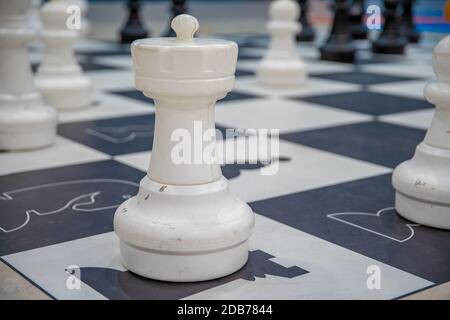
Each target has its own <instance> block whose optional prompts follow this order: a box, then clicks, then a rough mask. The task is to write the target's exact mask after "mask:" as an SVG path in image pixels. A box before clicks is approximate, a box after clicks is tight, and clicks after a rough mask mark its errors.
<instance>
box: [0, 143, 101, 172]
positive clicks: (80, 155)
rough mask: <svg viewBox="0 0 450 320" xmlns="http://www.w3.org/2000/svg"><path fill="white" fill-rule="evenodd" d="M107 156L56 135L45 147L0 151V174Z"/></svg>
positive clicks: (94, 159)
mask: <svg viewBox="0 0 450 320" xmlns="http://www.w3.org/2000/svg"><path fill="white" fill-rule="evenodd" d="M108 158H109V156H108V155H106V154H104V153H102V152H99V151H97V150H94V149H91V148H89V147H87V146H85V145H83V144H79V143H76V142H74V141H70V140H68V139H65V138H63V137H59V136H58V137H57V138H56V141H55V142H54V143H53V144H52V145H50V146H47V147H45V148H41V149H33V150H26V151H10V152H1V153H0V163H1V164H2V165H1V166H0V175H5V174H11V173H15V172H21V171H29V170H37V169H44V168H52V167H59V166H67V165H71V164H77V163H86V162H92V161H100V160H104V159H108Z"/></svg>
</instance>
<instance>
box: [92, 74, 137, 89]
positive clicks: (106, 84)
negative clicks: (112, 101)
mask: <svg viewBox="0 0 450 320" xmlns="http://www.w3.org/2000/svg"><path fill="white" fill-rule="evenodd" d="M86 76H87V77H88V78H89V79H90V80H91V81H92V84H93V86H94V88H95V89H97V90H109V91H113V90H124V89H134V77H133V73H132V72H130V71H129V70H117V71H110V70H104V71H97V72H89V73H87V74H86Z"/></svg>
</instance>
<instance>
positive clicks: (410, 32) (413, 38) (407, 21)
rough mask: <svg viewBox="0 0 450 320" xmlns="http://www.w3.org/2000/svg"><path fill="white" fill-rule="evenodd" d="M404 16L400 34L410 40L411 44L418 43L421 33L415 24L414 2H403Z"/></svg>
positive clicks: (404, 0)
mask: <svg viewBox="0 0 450 320" xmlns="http://www.w3.org/2000/svg"><path fill="white" fill-rule="evenodd" d="M402 5H403V14H402V20H401V25H400V34H401V35H402V36H404V37H406V38H407V39H408V41H409V42H410V43H418V42H419V40H420V33H419V32H418V31H417V29H416V25H415V24H414V15H413V8H414V0H402Z"/></svg>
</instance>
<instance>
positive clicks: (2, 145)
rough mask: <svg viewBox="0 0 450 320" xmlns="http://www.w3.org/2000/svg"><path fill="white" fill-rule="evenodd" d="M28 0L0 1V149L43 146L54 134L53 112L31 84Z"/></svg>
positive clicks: (54, 117)
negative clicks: (27, 16) (27, 15)
mask: <svg viewBox="0 0 450 320" xmlns="http://www.w3.org/2000/svg"><path fill="white" fill-rule="evenodd" d="M29 4H30V1H29V0H14V1H11V0H0V150H21V149H31V148H38V147H43V146H47V145H49V144H51V143H52V142H53V141H54V140H55V137H56V124H57V114H56V111H55V110H54V109H53V108H51V107H49V106H44V105H43V103H42V98H41V95H40V93H39V92H38V91H37V90H36V88H35V86H34V84H33V78H32V74H31V66H30V62H29V58H28V51H27V44H28V43H29V42H30V41H31V40H33V38H34V36H35V34H34V31H33V30H31V29H30V28H29V27H28V26H27V20H26V13H27V9H28V6H29Z"/></svg>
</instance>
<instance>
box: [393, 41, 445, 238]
mask: <svg viewBox="0 0 450 320" xmlns="http://www.w3.org/2000/svg"><path fill="white" fill-rule="evenodd" d="M433 70H434V72H435V74H436V76H437V80H435V81H432V82H430V83H429V84H428V85H427V86H426V87H425V97H426V98H427V99H428V101H430V102H431V103H433V104H434V105H436V112H435V114H434V118H433V121H432V123H431V126H430V128H429V129H428V132H427V134H426V136H425V140H424V141H423V142H422V143H420V144H419V145H418V146H417V148H416V152H415V155H414V157H413V158H412V159H411V160H409V161H406V162H403V163H402V164H400V165H399V166H398V167H397V168H396V169H395V170H394V173H393V176H392V182H393V186H394V188H395V189H396V198H395V207H396V209H397V211H398V213H399V214H400V215H402V216H403V217H405V218H406V219H409V220H411V221H414V222H417V223H420V224H423V225H427V226H431V227H436V228H443V229H450V36H447V37H446V38H444V39H442V40H441V41H440V42H439V44H438V45H437V46H436V47H435V48H434V50H433Z"/></svg>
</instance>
